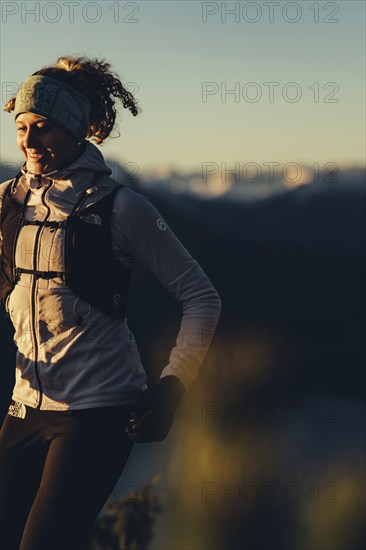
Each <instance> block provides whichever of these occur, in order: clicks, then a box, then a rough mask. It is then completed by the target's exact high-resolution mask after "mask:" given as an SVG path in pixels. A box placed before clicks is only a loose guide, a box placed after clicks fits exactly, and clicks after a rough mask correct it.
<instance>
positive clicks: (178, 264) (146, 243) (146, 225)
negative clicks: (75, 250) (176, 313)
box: [111, 188, 221, 389]
mask: <svg viewBox="0 0 366 550" xmlns="http://www.w3.org/2000/svg"><path fill="white" fill-rule="evenodd" d="M111 230H112V242H113V247H114V250H115V253H116V256H117V258H118V259H119V260H120V261H122V262H123V261H126V253H127V254H128V255H129V256H130V257H133V258H135V259H136V260H138V261H140V262H141V263H142V264H143V265H144V266H146V267H147V268H148V269H149V270H150V271H151V272H152V273H153V274H154V276H155V277H156V278H157V280H158V281H159V282H160V283H161V285H162V286H163V287H164V288H165V289H166V290H167V291H168V292H169V294H171V295H172V296H173V297H174V298H175V299H176V300H177V301H178V302H180V303H181V305H182V319H181V324H180V329H179V332H178V335H177V339H176V345H175V346H174V348H173V349H172V351H171V354H170V357H169V362H168V364H167V365H166V366H165V367H164V368H163V370H162V372H161V375H160V378H163V377H164V376H167V375H175V376H177V377H178V378H179V380H180V381H181V382H182V384H183V385H184V387H185V388H186V389H188V388H189V387H190V386H191V384H192V383H193V381H194V380H195V379H196V378H197V376H198V371H199V368H200V366H201V364H202V362H203V360H204V358H205V356H206V353H207V351H208V348H209V346H210V343H211V340H212V337H213V334H214V332H215V329H216V325H217V323H218V320H219V316H220V312H221V300H220V297H219V295H218V293H217V291H216V289H215V288H214V287H213V285H212V283H211V281H210V280H209V278H208V277H207V275H206V274H205V273H204V271H203V269H202V268H201V266H200V265H199V263H198V262H197V261H196V260H195V259H194V258H193V257H192V256H191V255H190V254H189V252H188V251H187V250H186V248H185V247H184V246H183V245H182V243H181V242H180V241H179V240H178V238H177V237H176V236H175V234H174V233H173V231H172V230H171V229H170V227H169V226H168V224H167V223H166V221H165V220H164V219H163V217H162V215H161V214H160V213H159V211H158V210H157V209H156V207H155V206H154V205H153V204H152V203H151V202H150V200H149V198H148V197H147V196H146V195H142V194H140V193H137V192H135V191H133V190H132V189H129V188H123V189H122V190H121V191H118V192H117V195H116V199H115V201H114V205H113V212H112V222H111Z"/></svg>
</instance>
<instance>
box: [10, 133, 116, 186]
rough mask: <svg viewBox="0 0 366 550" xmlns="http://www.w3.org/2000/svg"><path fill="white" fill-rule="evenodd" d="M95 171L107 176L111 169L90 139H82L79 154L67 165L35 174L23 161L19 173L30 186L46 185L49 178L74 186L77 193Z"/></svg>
mask: <svg viewBox="0 0 366 550" xmlns="http://www.w3.org/2000/svg"><path fill="white" fill-rule="evenodd" d="M95 172H99V173H100V176H101V175H102V174H105V175H107V176H109V175H110V174H111V173H112V170H111V169H110V168H109V167H108V166H107V165H106V163H105V161H104V157H103V155H102V153H101V152H100V151H99V149H98V148H97V147H96V146H95V145H94V144H93V143H91V142H90V141H88V140H85V141H84V148H83V151H82V153H81V155H80V156H79V157H78V158H77V159H76V160H74V161H73V162H72V163H71V164H69V165H68V166H65V167H63V168H61V169H58V170H53V171H52V172H48V173H44V174H39V175H37V176H36V175H35V174H32V173H31V172H27V170H26V162H24V164H23V166H22V168H21V173H22V175H23V176H24V177H25V178H26V180H27V181H28V182H29V185H30V187H32V188H34V187H43V186H44V185H47V183H48V182H49V180H50V179H52V180H53V181H56V182H57V181H60V182H64V184H67V183H68V184H69V185H71V186H72V187H73V188H74V191H75V192H76V193H77V192H79V191H80V190H81V188H84V187H85V186H87V185H88V182H90V181H91V179H92V177H93V175H94V173H95Z"/></svg>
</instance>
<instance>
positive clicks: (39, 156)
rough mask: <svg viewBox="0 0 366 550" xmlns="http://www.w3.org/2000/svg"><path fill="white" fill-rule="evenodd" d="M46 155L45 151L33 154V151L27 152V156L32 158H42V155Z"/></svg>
mask: <svg viewBox="0 0 366 550" xmlns="http://www.w3.org/2000/svg"><path fill="white" fill-rule="evenodd" d="M43 156H44V153H40V154H37V155H35V154H31V153H27V157H28V158H29V159H30V160H40V159H41V158H42V157H43Z"/></svg>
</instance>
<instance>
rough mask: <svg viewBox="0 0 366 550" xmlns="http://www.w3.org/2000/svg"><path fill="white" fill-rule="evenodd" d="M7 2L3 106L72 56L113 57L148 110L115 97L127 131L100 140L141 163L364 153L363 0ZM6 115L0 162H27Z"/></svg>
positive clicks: (344, 160)
mask: <svg viewBox="0 0 366 550" xmlns="http://www.w3.org/2000/svg"><path fill="white" fill-rule="evenodd" d="M1 8H2V19H1V85H2V104H3V105H4V103H5V102H6V101H7V99H9V98H10V97H12V92H13V91H14V90H16V89H17V86H19V84H20V83H21V82H22V81H23V80H24V79H25V78H26V77H27V76H29V75H30V74H32V73H33V72H34V71H36V70H37V69H39V68H41V67H42V66H44V65H47V64H51V63H53V62H55V61H56V59H57V57H59V56H61V55H67V54H78V53H79V54H86V55H88V56H91V57H99V58H105V60H107V61H109V62H110V63H111V64H112V67H113V70H114V71H115V72H117V73H118V74H119V76H120V77H121V80H122V82H123V83H126V84H127V83H128V85H129V89H130V91H132V92H133V93H135V95H136V98H137V99H138V101H139V105H140V106H141V108H142V110H143V112H142V113H141V114H139V115H138V116H137V117H133V116H132V115H131V113H130V112H129V111H128V110H125V109H123V108H122V104H119V113H120V114H119V118H118V121H119V129H120V132H121V136H120V137H119V138H117V139H111V140H109V141H108V142H107V144H106V145H104V146H102V147H101V151H102V152H103V154H104V156H105V157H109V158H114V159H115V160H118V161H119V162H121V163H127V162H134V163H136V164H137V165H138V166H139V169H140V170H141V171H147V170H148V169H150V168H155V169H158V170H162V171H164V170H165V169H169V168H176V169H179V170H183V171H188V170H195V169H198V170H200V168H201V165H202V163H203V162H216V163H218V164H221V163H226V166H227V167H228V168H234V165H235V163H240V164H241V165H243V166H244V165H245V164H246V163H248V162H256V163H259V164H260V165H263V163H266V162H267V163H268V162H278V163H280V164H285V163H288V162H299V163H301V164H303V165H306V166H312V165H314V163H319V165H320V166H322V165H324V164H325V163H327V162H336V163H337V164H339V165H340V166H341V165H352V164H358V165H360V164H363V162H364V149H365V125H364V117H365V112H364V111H365V102H364V97H365V72H364V67H365V54H364V46H365V4H364V2H362V1H341V2H339V1H338V2H323V1H320V2H314V1H311V2H308V1H298V2H269V3H268V2H267V3H266V2H250V3H248V2H224V3H222V2H198V1H174V2H171V1H139V2H116V1H113V2H108V1H106V2H83V1H81V2H2V3H1ZM225 8H226V13H225ZM233 10H234V13H233ZM230 11H231V13H230ZM271 83H272V84H271ZM230 90H231V91H235V93H229V92H230ZM225 92H226V93H225ZM13 95H14V94H13ZM0 120H1V161H2V162H5V161H12V162H20V161H21V160H23V159H22V157H21V154H20V151H18V149H17V146H16V143H15V138H16V133H15V127H14V123H13V115H12V114H9V113H6V112H4V111H2V113H1V119H0Z"/></svg>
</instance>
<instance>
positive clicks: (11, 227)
mask: <svg viewBox="0 0 366 550" xmlns="http://www.w3.org/2000/svg"><path fill="white" fill-rule="evenodd" d="M21 175H22V174H21V173H19V174H17V176H16V177H15V178H14V179H13V180H12V181H10V182H9V185H8V186H7V187H6V190H5V193H4V196H3V204H2V209H1V223H0V231H1V234H2V239H3V243H2V260H1V265H0V302H3V303H6V300H7V297H8V296H9V295H10V293H11V292H12V290H13V288H14V286H15V284H16V283H17V281H18V279H19V275H20V273H22V272H23V273H31V274H34V275H35V276H36V277H42V278H47V279H49V278H54V277H61V278H62V279H63V281H64V283H65V284H66V285H67V286H69V287H70V288H71V290H72V291H73V292H74V294H76V295H77V296H80V298H82V299H84V300H86V301H87V302H88V303H90V304H91V305H92V306H94V307H95V308H97V309H98V310H100V311H102V312H103V313H105V314H106V315H109V316H110V317H113V318H114V319H122V318H124V317H125V316H126V310H127V300H128V286H129V282H130V276H131V269H130V268H128V267H125V266H123V265H122V264H121V263H120V262H119V261H118V260H117V258H116V257H115V255H114V252H113V248H112V237H111V230H110V225H111V214H112V206H113V200H114V197H115V194H116V192H117V190H118V189H119V188H120V187H126V186H125V185H123V184H119V185H118V186H117V187H116V188H115V189H113V190H112V191H111V192H110V193H108V195H105V196H104V197H103V198H102V199H100V200H99V201H97V202H96V203H94V204H91V205H89V206H86V207H84V208H81V203H82V201H83V200H84V198H85V197H86V195H87V194H88V192H90V191H89V189H90V188H88V189H86V190H85V191H84V193H83V195H82V196H81V197H80V199H79V200H78V201H77V203H76V204H75V206H74V208H73V210H72V212H71V214H70V215H69V216H68V218H67V219H66V220H63V221H39V220H34V221H29V220H25V219H24V212H25V209H26V205H27V201H28V199H29V195H30V191H31V190H30V189H28V191H27V194H26V197H25V200H24V205H22V204H20V203H18V202H17V201H16V200H15V199H13V198H12V196H11V194H12V193H13V192H14V191H15V186H16V184H17V182H18V180H19V178H20V177H21ZM22 225H38V226H44V227H53V228H55V229H57V228H62V229H63V230H64V231H65V246H64V249H65V257H64V259H65V262H64V265H65V271H64V272H59V271H39V270H34V269H24V268H19V267H16V265H15V249H16V243H17V238H18V234H19V231H20V228H21V227H22Z"/></svg>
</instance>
